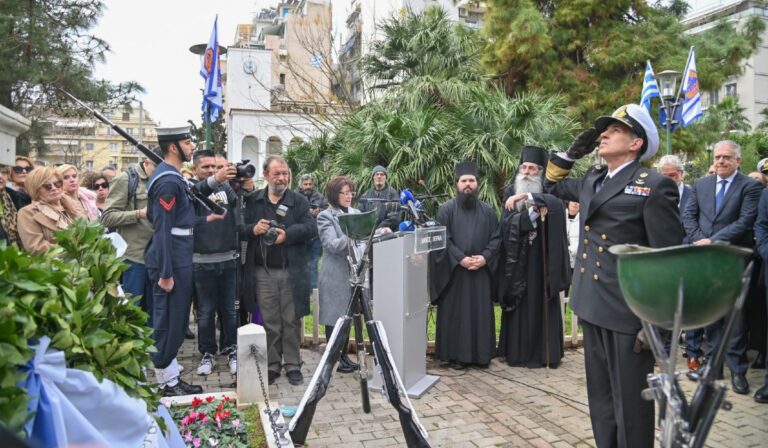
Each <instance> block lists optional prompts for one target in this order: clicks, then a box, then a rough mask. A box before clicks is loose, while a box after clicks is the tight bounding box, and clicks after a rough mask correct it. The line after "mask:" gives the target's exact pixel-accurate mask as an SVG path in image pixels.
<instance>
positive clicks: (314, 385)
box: [289, 212, 429, 447]
mask: <svg viewBox="0 0 768 448" xmlns="http://www.w3.org/2000/svg"><path fill="white" fill-rule="evenodd" d="M369 213H374V212H369ZM348 236H349V237H350V238H349V240H350V241H349V244H348V246H347V247H348V253H349V255H348V257H347V259H348V261H349V265H350V286H351V292H352V294H351V298H350V301H349V304H348V306H347V312H346V314H345V315H344V316H342V317H340V318H339V319H338V321H336V324H335V325H334V328H333V334H332V335H331V339H330V340H329V341H328V342H327V344H326V347H325V352H324V353H323V356H322V358H321V360H320V364H319V365H318V366H317V369H316V370H315V373H314V374H313V376H312V380H311V381H310V383H309V386H308V387H307V390H306V391H305V392H304V396H303V398H302V400H301V403H300V404H299V408H298V410H297V412H296V416H295V417H294V418H293V419H292V420H291V423H290V426H289V430H290V433H291V439H292V440H293V441H294V443H298V444H304V442H305V441H306V438H307V433H308V431H309V427H310V425H311V423H312V418H313V417H314V414H315V410H316V407H317V403H318V402H319V401H320V400H321V399H322V398H323V397H324V396H325V394H326V392H327V390H328V384H329V383H330V380H331V377H332V376H333V372H334V370H335V368H336V364H337V363H338V361H339V358H340V357H341V351H342V348H343V349H346V347H345V345H346V343H347V340H348V338H349V331H350V329H351V327H352V325H354V328H355V344H356V350H357V358H358V362H359V364H360V370H359V372H358V375H359V379H360V395H361V399H362V405H363V412H365V413H366V414H367V413H370V412H371V404H370V399H369V396H368V378H369V373H368V368H367V366H366V362H365V355H366V353H365V340H364V338H363V323H365V327H366V329H367V330H368V337H369V339H370V344H371V347H372V348H373V358H374V361H375V365H376V368H377V369H378V370H379V373H380V374H381V378H382V379H383V383H384V385H383V389H384V391H383V392H384V393H385V394H386V396H387V399H388V401H389V402H390V404H392V406H393V407H394V408H395V410H396V411H397V412H398V414H399V418H400V426H401V427H402V429H403V435H404V436H405V441H406V443H407V445H408V446H409V447H429V444H428V443H427V438H428V434H427V431H426V429H424V427H423V426H422V425H421V423H420V422H419V418H418V416H417V415H416V412H415V410H414V409H413V405H412V404H411V402H410V400H409V399H408V395H407V394H406V389H405V386H404V385H403V382H402V379H401V378H400V375H399V374H398V373H397V370H396V368H395V363H394V360H393V358H392V354H391V352H390V349H389V344H388V342H387V337H386V332H385V331H384V327H383V326H382V325H381V322H379V321H375V320H374V319H373V314H372V312H371V306H370V297H369V290H368V288H366V287H365V285H364V283H365V274H366V273H367V272H368V269H369V266H370V251H371V246H372V245H373V244H372V243H373V228H371V231H370V235H369V236H368V241H367V243H366V246H365V251H364V253H363V254H362V256H359V254H358V249H357V248H356V247H355V246H356V243H357V241H355V240H353V238H352V236H351V235H349V234H348ZM401 394H402V397H401Z"/></svg>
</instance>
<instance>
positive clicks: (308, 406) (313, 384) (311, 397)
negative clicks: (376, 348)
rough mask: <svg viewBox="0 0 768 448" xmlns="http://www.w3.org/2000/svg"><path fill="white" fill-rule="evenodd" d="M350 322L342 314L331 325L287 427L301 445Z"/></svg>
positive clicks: (329, 379)
mask: <svg viewBox="0 0 768 448" xmlns="http://www.w3.org/2000/svg"><path fill="white" fill-rule="evenodd" d="M351 324H352V318H351V317H349V316H342V317H340V318H339V320H337V321H336V325H334V327H333V334H332V335H331V340H330V341H328V343H327V344H326V346H325V351H324V352H323V357H322V358H320V364H318V366H317V369H315V373H314V374H313V375H312V380H311V381H310V382H309V386H308V387H307V390H306V391H305V392H304V396H303V397H302V398H301V403H299V408H298V409H297V411H296V416H295V417H294V418H293V419H292V420H291V424H290V426H289V427H288V429H289V431H290V432H291V440H293V441H294V442H295V443H298V444H302V445H303V444H304V442H305V441H306V439H307V433H308V432H309V426H310V425H311V424H312V418H313V417H314V416H315V409H316V408H317V403H318V402H319V401H320V400H321V399H322V398H323V397H324V396H325V393H326V392H327V391H328V384H329V383H330V381H331V376H333V371H334V370H335V368H336V364H337V363H338V362H339V357H340V356H341V346H342V344H346V343H347V339H349V329H350V328H351Z"/></svg>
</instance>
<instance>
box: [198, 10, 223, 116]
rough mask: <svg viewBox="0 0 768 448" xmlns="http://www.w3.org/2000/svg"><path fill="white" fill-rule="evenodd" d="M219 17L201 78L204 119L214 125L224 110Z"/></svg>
mask: <svg viewBox="0 0 768 448" xmlns="http://www.w3.org/2000/svg"><path fill="white" fill-rule="evenodd" d="M218 22H219V16H218V15H216V20H214V21H213V31H212V32H211V37H210V39H208V46H207V47H206V48H205V54H204V55H203V61H202V65H201V67H200V76H202V77H203V79H205V88H204V89H203V119H204V120H205V121H207V122H208V123H213V122H214V121H216V120H217V119H218V118H219V112H222V111H223V110H224V101H223V92H222V90H223V89H222V87H221V63H220V62H219V32H218V25H217V24H218Z"/></svg>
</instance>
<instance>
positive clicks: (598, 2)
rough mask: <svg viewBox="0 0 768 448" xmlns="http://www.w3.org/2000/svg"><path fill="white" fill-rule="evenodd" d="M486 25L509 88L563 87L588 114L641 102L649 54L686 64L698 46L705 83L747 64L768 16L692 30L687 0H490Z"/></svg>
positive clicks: (658, 65)
mask: <svg viewBox="0 0 768 448" xmlns="http://www.w3.org/2000/svg"><path fill="white" fill-rule="evenodd" d="M488 4H489V6H488V12H487V13H486V16H485V25H484V28H483V33H484V35H485V37H486V39H487V42H488V43H487V46H486V49H485V51H484V53H483V61H484V63H485V66H486V69H487V70H488V71H489V72H490V73H491V75H492V76H493V77H494V78H495V79H497V80H498V81H499V82H500V84H501V85H503V86H504V88H505V90H506V91H507V93H509V94H515V93H519V92H526V91H529V90H531V89H540V90H541V91H543V92H545V93H561V94H563V95H564V96H565V98H566V100H567V103H568V107H569V110H570V111H571V112H572V113H573V115H574V116H575V117H577V118H578V119H579V120H581V121H583V122H588V121H590V120H592V119H594V117H595V116H596V115H599V114H603V113H607V112H609V111H611V110H613V109H614V108H615V107H616V106H618V105H620V104H625V103H627V102H639V100H640V91H641V89H642V77H643V74H644V71H645V61H646V60H647V59H650V60H651V61H652V63H653V66H654V68H655V69H656V70H657V71H660V70H664V69H669V68H671V69H675V70H682V69H683V67H685V63H686V58H687V55H688V49H689V48H690V46H691V45H694V46H696V57H697V61H696V62H697V66H698V67H697V68H698V74H699V81H700V86H701V88H702V90H709V89H713V88H719V87H720V86H721V85H722V83H723V82H724V81H725V80H726V79H728V78H729V77H731V76H734V75H738V74H739V73H741V71H742V61H743V60H744V58H746V57H749V56H750V55H752V54H753V53H754V52H755V50H756V48H757V45H759V43H760V39H761V34H762V32H763V30H764V29H765V24H764V23H763V21H762V20H761V19H760V18H758V17H753V18H751V19H750V20H749V21H748V22H747V24H746V25H745V26H744V27H743V29H742V30H740V31H736V30H734V28H733V26H732V25H731V24H729V23H727V22H720V23H718V24H717V25H716V26H714V27H713V28H711V29H709V30H707V31H703V32H700V33H697V34H686V33H685V32H684V31H685V30H684V28H683V26H682V25H681V24H680V21H679V20H680V18H681V17H682V16H683V15H684V14H685V12H686V11H687V4H686V3H685V2H684V1H680V0H676V1H672V2H669V3H668V6H661V4H657V5H656V6H650V5H648V4H647V2H645V1H642V0H641V1H637V0H579V1H564V0H489V1H488Z"/></svg>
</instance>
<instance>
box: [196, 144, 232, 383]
mask: <svg viewBox="0 0 768 448" xmlns="http://www.w3.org/2000/svg"><path fill="white" fill-rule="evenodd" d="M192 162H193V164H194V168H195V178H196V179H199V180H200V181H205V182H206V184H207V187H208V188H210V189H211V190H212V192H211V193H210V194H209V196H208V197H209V199H211V200H212V201H213V202H215V203H217V204H219V205H221V206H222V207H224V208H225V209H226V210H227V214H226V216H225V217H224V220H222V221H217V222H214V223H211V224H208V225H198V226H195V236H194V237H195V249H194V253H193V254H192V261H193V263H194V264H193V278H194V285H195V296H196V297H197V345H198V349H199V350H200V353H201V354H202V355H203V359H202V360H201V361H200V364H199V365H198V367H197V374H198V375H209V374H210V373H211V372H212V371H213V368H214V367H215V366H216V353H218V351H219V349H221V351H222V353H223V354H226V355H227V363H228V365H229V373H231V374H232V375H234V374H236V373H237V350H236V349H235V346H236V345H237V323H238V322H237V313H236V312H235V285H236V277H237V272H236V270H237V247H238V241H237V234H236V232H235V206H236V204H237V194H236V193H235V192H234V191H233V190H232V188H231V187H230V185H229V182H227V181H228V180H231V179H234V178H235V175H236V174H237V170H236V169H235V168H234V167H230V166H227V165H224V166H223V167H222V169H220V170H217V169H216V157H215V154H214V153H213V152H212V151H208V150H203V151H197V152H195V153H194V155H193V156H192ZM201 214H203V213H201ZM206 214H207V213H206ZM217 312H218V314H219V319H221V336H220V344H219V345H218V347H217V345H216V326H215V315H216V313H217Z"/></svg>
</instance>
